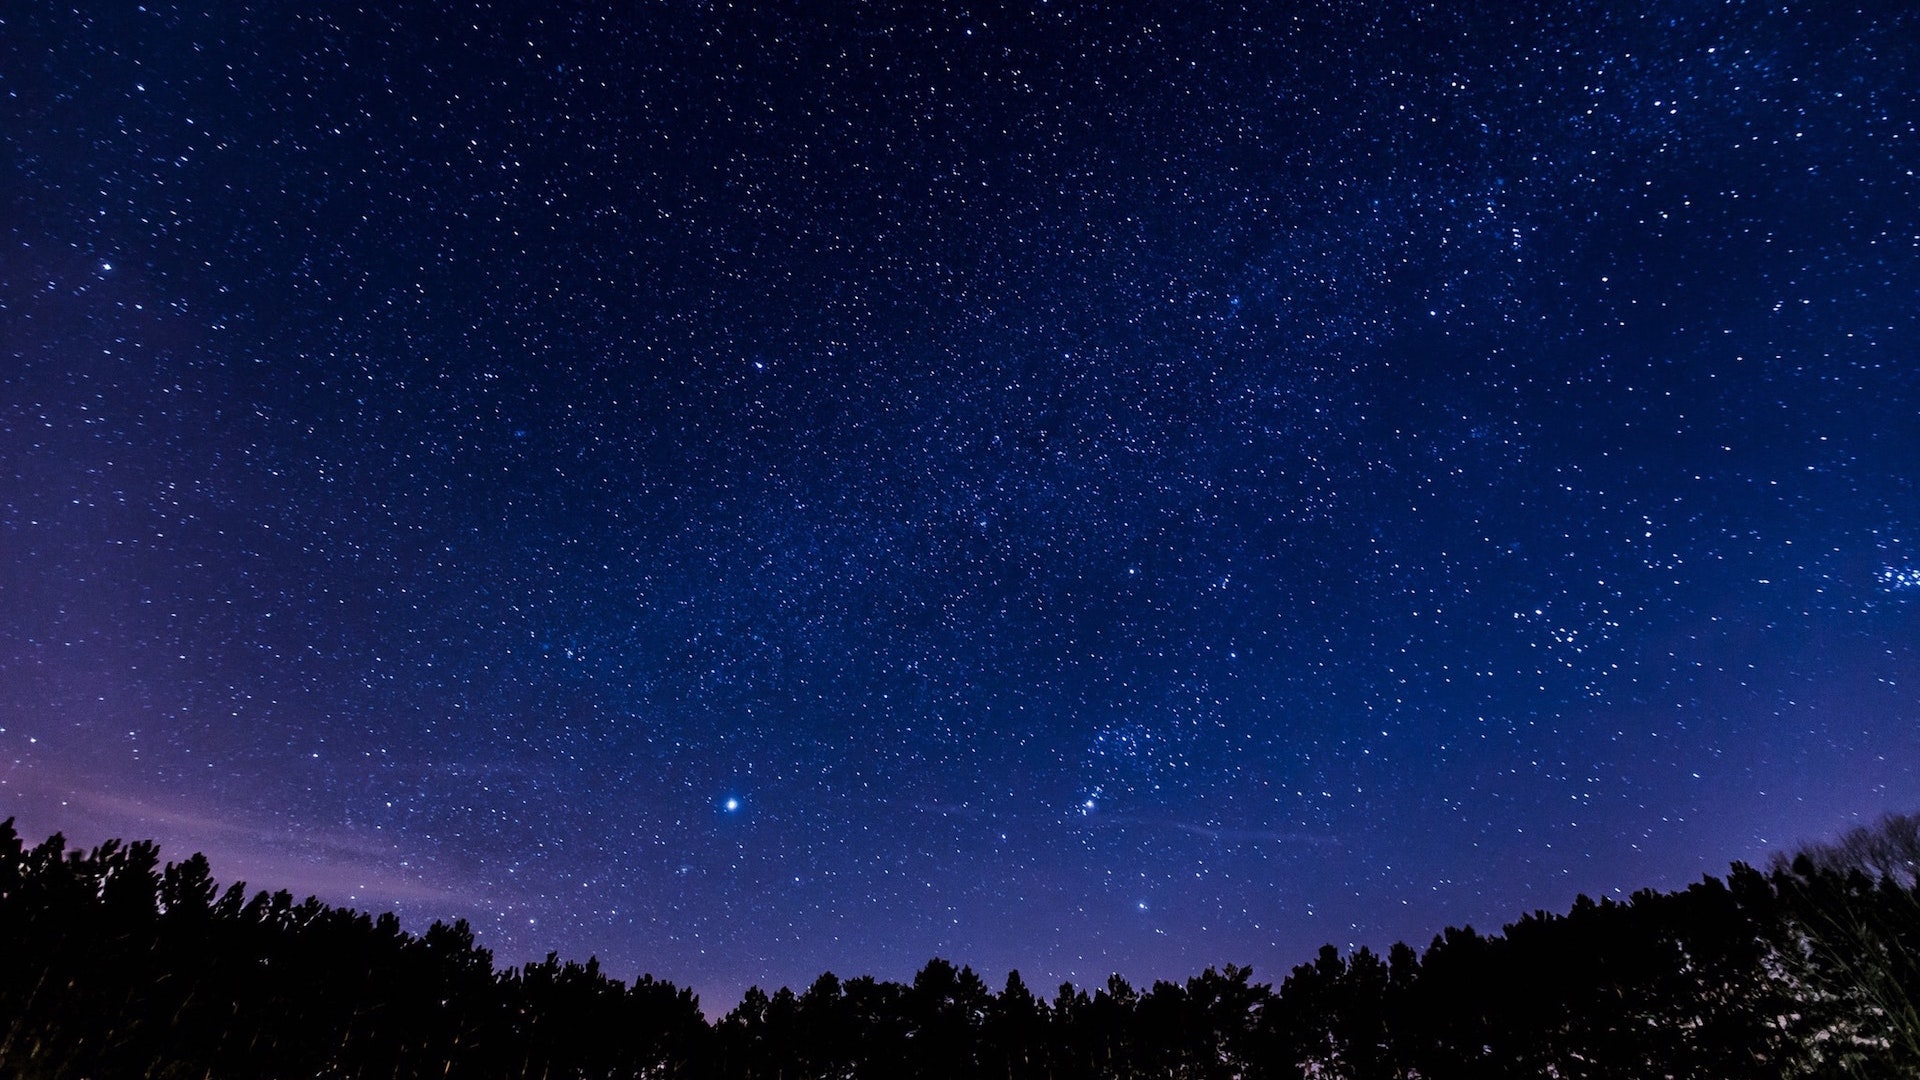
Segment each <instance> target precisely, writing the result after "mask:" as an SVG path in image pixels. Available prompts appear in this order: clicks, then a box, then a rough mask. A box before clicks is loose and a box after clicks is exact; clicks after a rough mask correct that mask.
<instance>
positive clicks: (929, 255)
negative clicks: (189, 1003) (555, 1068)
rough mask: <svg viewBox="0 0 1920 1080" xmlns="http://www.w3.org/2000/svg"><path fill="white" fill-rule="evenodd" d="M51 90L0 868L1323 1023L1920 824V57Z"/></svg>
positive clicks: (1886, 21)
mask: <svg viewBox="0 0 1920 1080" xmlns="http://www.w3.org/2000/svg"><path fill="white" fill-rule="evenodd" d="M1537 6H1538V7H1540V8H1543V9H1548V10H1549V11H1550V12H1551V14H1526V13H1519V14H1516V9H1518V8H1520V7H1521V5H1517V4H1502V3H1467V4H1457V3H1438V4H1408V3H1387V2H1365V0H1346V2H1337V3H1336V2H1326V3H1317V4H1316V3H1292V4H1290V3H1271V4H1245V5H1241V6H1239V7H1234V6H1232V5H1231V4H1229V5H1224V6H1222V5H1215V4H1204V5H1187V6H1180V5H1175V6H1169V5H1168V4H1167V3H1165V2H1152V3H1133V2H1130V0H1122V2H1119V3H1107V4H1100V5H1095V4H1092V3H1068V2H1065V0H1051V2H1048V0H1032V2H1031V3H1025V4H999V3H992V2H987V3H979V4H972V5H969V4H965V3H958V2H955V3H947V4H926V5H921V4H854V3H824V2H816V0H807V2H767V3H744V2H740V3H726V2H724V0H722V2H701V0H671V2H664V3H663V2H644V3H633V4H625V3H621V4H603V3H592V4H589V3H577V2H571V0H563V2H560V3H551V2H542V3H493V4H485V3H483V4H472V3H453V2H446V3H421V4H402V3H370V4H367V5H365V6H362V7H357V8H349V7H348V6H347V5H335V4H316V5H282V4H264V5H257V6H248V5H245V4H239V3H235V4H215V5H212V6H211V7H210V8H207V9H191V8H183V7H180V6H177V5H174V4H167V3H150V4H149V5H148V6H146V7H139V6H136V5H134V4H104V3H101V4H94V3H83V4H82V5H81V9H80V10H74V9H72V8H69V7H67V6H64V5H61V6H57V7H56V6H55V5H41V4H17V5H9V6H8V8H7V9H6V11H5V14H4V15H0V152H3V153H4V157H5V163H4V173H3V174H0V175H4V181H0V185H3V186H0V815H5V814H12V815H17V816H18V818H19V826H20V830H21V832H22V833H23V834H24V835H25V836H27V837H28V838H29V839H38V838H40V837H44V836H45V835H46V834H48V833H51V832H53V831H55V830H64V831H65V832H66V833H67V834H68V835H69V836H70V837H71V838H73V839H74V840H75V841H77V842H83V843H96V842H98V841H99V840H101V839H104V838H106V837H109V836H123V837H129V838H144V837H151V838H155V839H158V840H159V841H160V842H161V844H162V845H163V854H164V855H167V856H170V857H172V858H184V857H185V856H186V855H187V854H190V853H191V852H193V851H197V850H203V851H205V852H207V853H208V855H209V857H210V858H211V859H212V860H213V868H214V872H215V875H216V876H217V877H219V878H221V879H222V880H223V881H231V880H233V879H235V878H243V879H245V880H247V881H248V882H250V883H251V884H252V885H253V886H255V887H262V888H269V889H275V888H282V887H284V888H287V889H290V890H292V891H293V892H295V893H296V895H301V896H304V895H305V894H307V893H317V894H319V895H320V896H321V897H322V899H325V900H328V901H330V902H333V903H337V904H346V905H351V906H354V907H358V908H362V909H368V910H376V911H380V910H389V909H392V910H397V911H399V912H400V913H401V914H402V916H403V918H404V919H405V921H406V925H408V926H409V927H411V928H413V929H416V930H417V929H423V928H424V927H425V925H426V924H427V923H428V922H429V921H430V920H432V919H435V918H443V919H452V918H455V917H464V918H466V919H468V920H470V921H471V922H472V923H473V925H474V927H475V929H476V931H477V933H478V934H479V937H480V940H481V943H482V944H483V945H486V946H488V947H490V948H492V949H494V950H495V952H496V955H497V957H498V959H499V961H500V962H501V963H503V964H504V963H520V962H523V961H525V960H528V959H532V958H537V957H539V956H543V955H544V954H545V953H546V952H547V951H548V950H556V951H558V952H559V953H560V954H561V956H563V957H570V958H576V959H585V957H586V956H587V955H588V954H597V955H598V956H599V957H600V958H601V960H602V961H603V962H604V963H605V964H606V965H607V967H608V968H609V970H610V971H611V972H612V973H613V974H615V975H617V976H619V977H622V978H630V977H633V976H634V975H637V974H639V973H640V972H642V971H647V972H652V973H654V974H656V975H658V976H660V977H662V978H666V979H671V980H673V981H676V982H679V983H681V984H683V985H691V986H692V987H694V988H695V989H696V990H697V991H699V992H700V993H701V994H702V996H703V999H704V1002H705V1005H706V1008H707V1010H708V1011H709V1013H710V1014H711V1013H714V1012H716V1011H718V1012H724V1011H725V1010H726V1009H727V1008H728V1007H730V1006H731V1005H732V1004H733V1002H735V1001H737V1000H738V996H739V994H740V993H741V991H742V990H743V989H745V987H746V986H748V985H749V984H752V983H758V984H760V985H762V986H767V987H773V986H778V985H781V984H791V985H803V984H805V983H806V982H808V981H810V980H811V979H812V978H813V977H814V976H815V975H817V974H819V973H820V972H821V971H823V970H833V971H835V972H837V973H839V974H841V975H842V976H852V975H857V974H862V973H871V974H875V975H878V976H881V977H886V978H906V977H908V976H910V975H911V974H912V972H913V971H914V970H916V969H917V968H918V967H920V965H921V964H922V963H923V962H924V961H925V960H926V959H928V958H929V957H931V956H934V955H940V956H944V957H947V958H949V959H951V960H953V961H954V962H955V963H967V964H971V965H973V966H974V967H975V968H976V969H977V970H980V971H981V972H982V973H983V974H985V975H986V977H987V978H988V981H989V982H990V983H993V984H995V985H998V981H999V979H1000V977H1001V975H1002V974H1003V973H1004V972H1005V971H1006V969H1009V968H1018V969H1020V971H1021V972H1022V974H1023V975H1024V976H1025V977H1026V979H1027V981H1028V982H1029V983H1030V984H1033V985H1035V986H1039V987H1045V988H1051V987H1052V986H1054V985H1055V984H1057V983H1058V982H1059V981H1060V980H1063V979H1072V980H1074V981H1075V982H1076V983H1080V984H1083V985H1084V984H1085V983H1088V982H1098V981H1103V980H1104V979H1105V978H1106V976H1107V974H1108V973H1109V972H1116V971H1117V972H1119V973H1122V974H1124V975H1126V976H1127V977H1129V978H1131V979H1133V980H1135V981H1136V982H1145V981H1149V980H1151V979H1154V978H1184V977H1185V976H1188V975H1191V974H1194V973H1197V972H1198V971H1199V970H1201V969H1202V968H1204V967H1206V966H1207V965H1210V964H1224V963H1227V962H1235V963H1252V964H1253V965H1254V966H1255V969H1256V971H1257V972H1258V975H1259V977H1261V978H1264V979H1273V978H1277V977H1279V976H1281V975H1284V973H1285V971H1286V969H1287V968H1288V967H1290V966H1291V965H1293V964H1295V963H1298V962H1301V961H1304V960H1306V959H1309V958H1310V956H1311V954H1312V952H1313V950H1314V949H1315V948H1317V947H1318V946H1319V945H1320V944H1321V943H1322V942H1333V943H1335V944H1338V945H1340V946H1342V947H1347V946H1350V945H1360V944H1367V945H1371V946H1373V947H1374V948H1376V949H1379V948H1383V947H1384V946H1386V945H1389V944H1391V943H1392V942H1393V941H1395V940H1399V939H1406V940H1409V941H1411V942H1414V943H1416V944H1424V943H1425V942H1426V941H1427V940H1428V939H1429V938H1430V937H1431V936H1432V935H1433V934H1434V933H1435V932H1436V931H1438V930H1440V929H1441V928H1443V927H1445V926H1447V925H1449V924H1452V925H1463V924H1468V923H1471V924H1473V925H1475V926H1476V927H1478V928H1480V929H1483V930H1493V929H1497V928H1498V927H1499V925H1500V924H1502V923H1503V922H1507V921H1511V920H1512V919H1514V918H1516V917H1517V916H1519V915H1520V914H1522V913H1524V912H1527V911H1531V910H1533V909H1535V908H1546V909H1550V910H1551V909H1560V910H1564V909H1565V908H1566V907H1567V906H1568V905H1569V904H1571V902H1572V901H1573V899H1574V897H1575V896H1576V895H1577V894H1579V893H1582V892H1585V893H1588V894H1590V895H1593V896H1596V897H1598V896H1603V895H1607V896H1616V895H1625V894H1626V893H1630V892H1632V891H1633V890H1635V889H1639V888H1642V887H1657V888H1674V887H1679V886H1683V885H1685V884H1686V883H1687V882H1688V881H1690V880H1694V879H1696V878H1697V877H1698V876H1699V875H1701V874H1703V873H1718V872H1722V871H1724V870H1725V868H1726V865H1727V864H1728V862H1730V861H1732V860H1734V859H1746V860H1749V861H1759V860H1764V859H1765V858H1766V856H1767V855H1768V853H1769V852H1771V851H1774V850H1779V849H1781V848H1782V847H1786V846H1791V845H1792V844H1794V843H1796V842H1799V841H1804V840H1808V839H1815V838H1821V837H1826V836H1829V835H1831V834H1833V833H1834V832H1836V831H1838V830H1840V829H1842V828H1844V827H1846V826H1847V825H1849V824H1853V823H1857V822H1862V821H1867V820H1871V819H1872V818H1874V817H1876V816H1877V815H1879V814H1880V813H1882V812H1885V811H1889V810H1907V811H1910V810H1913V809H1915V808H1916V806H1920V486H1917V485H1916V479H1915V478H1916V474H1917V473H1920V345H1917V344H1916V343H1917V342H1920V175H1917V174H1916V170H1917V169H1920V8H1916V7H1915V6H1914V5H1911V4H1905V3H1899V4H1887V5H1873V6H1872V7H1870V8H1868V9H1866V10H1861V11H1855V10H1852V9H1850V8H1847V7H1846V6H1844V5H1831V4H1815V3H1785V2H1772V3H1764V4H1763V3H1744V2H1726V3H1721V2H1712V3H1706V2H1682V3H1675V2H1671V0H1660V2H1652V0H1642V2H1632V0H1629V2H1626V3H1569V4H1561V3H1555V4H1542V5H1537Z"/></svg>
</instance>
